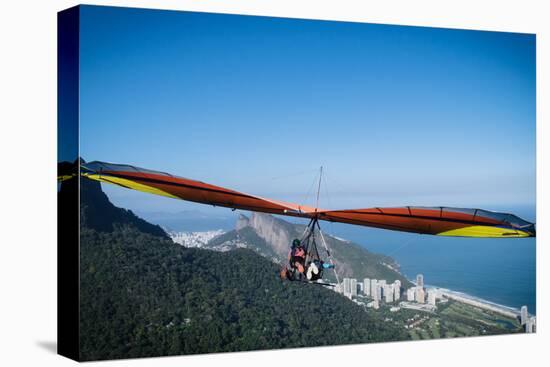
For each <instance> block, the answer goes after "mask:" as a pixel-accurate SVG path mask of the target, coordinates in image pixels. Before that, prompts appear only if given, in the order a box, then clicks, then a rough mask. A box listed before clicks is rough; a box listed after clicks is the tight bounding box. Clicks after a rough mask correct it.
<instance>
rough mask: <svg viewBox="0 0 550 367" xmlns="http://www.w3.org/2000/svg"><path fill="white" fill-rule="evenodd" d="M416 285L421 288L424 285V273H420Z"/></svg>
mask: <svg viewBox="0 0 550 367" xmlns="http://www.w3.org/2000/svg"><path fill="white" fill-rule="evenodd" d="M416 286H417V287H420V288H423V287H424V275H422V274H418V275H417V276H416Z"/></svg>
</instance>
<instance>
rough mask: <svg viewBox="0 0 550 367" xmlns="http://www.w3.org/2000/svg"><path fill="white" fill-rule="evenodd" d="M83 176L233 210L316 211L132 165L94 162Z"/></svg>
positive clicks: (84, 168) (83, 169) (299, 214)
mask: <svg viewBox="0 0 550 367" xmlns="http://www.w3.org/2000/svg"><path fill="white" fill-rule="evenodd" d="M81 175H82V176H84V177H87V178H89V179H92V180H97V181H101V182H106V183H110V184H115V185H119V186H122V187H125V188H128V189H133V190H138V191H142V192H146V193H150V194H156V195H162V196H167V197H170V198H174V199H181V200H187V201H193V202H197V203H203V204H209V205H214V206H223V207H227V208H232V209H242V210H250V211H257V212H264V213H271V214H281V215H291V216H297V217H308V216H309V214H308V213H311V212H314V211H315V208H312V207H308V206H302V205H298V204H292V203H285V202H282V201H276V200H270V199H264V198H261V197H259V196H254V195H249V194H245V193H242V192H238V191H234V190H230V189H226V188H223V187H220V186H214V185H210V184H207V183H204V182H201V181H195V180H191V179H187V178H183V177H177V176H173V175H171V174H168V173H164V172H158V171H151V170H147V169H144V168H138V167H134V166H129V165H121V164H111V163H103V162H97V161H94V162H90V163H85V164H83V165H81Z"/></svg>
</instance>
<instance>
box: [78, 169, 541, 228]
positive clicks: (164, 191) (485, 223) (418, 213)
mask: <svg viewBox="0 0 550 367" xmlns="http://www.w3.org/2000/svg"><path fill="white" fill-rule="evenodd" d="M80 174H81V175H82V176H84V177H87V178H89V179H92V180H97V181H101V182H106V183H110V184H115V185H119V186H122V187H125V188H128V189H133V190H138V191H142V192H146V193H150V194H156V195H162V196H167V197H171V198H175V199H181V200H187V201H193V202H197V203H202V204H209V205H214V206H222V207H227V208H232V209H242V210H250V211H255V212H263V213H270V214H280V215H289V216H295V217H304V218H318V219H320V220H326V221H330V222H341V223H349V224H355V225H361V226H366V227H375V228H382V229H389V230H394V231H403V232H413V233H421V234H431V235H438V236H457V237H493V238H514V237H535V225H534V224H533V223H529V222H527V221H525V220H523V219H521V218H519V217H517V216H515V215H513V214H506V213H497V212H491V211H487V210H482V209H460V208H448V207H413V206H405V207H398V208H369V209H350V210H323V209H317V208H314V207H310V206H304V205H299V204H293V203H286V202H282V201H277V200H271V199H266V198H262V197H259V196H254V195H249V194H245V193H242V192H238V191H234V190H231V189H226V188H223V187H220V186H214V185H210V184H207V183H204V182H201V181H195V180H191V179H187V178H183V177H178V176H173V175H171V174H168V173H164V172H158V171H151V170H147V169H144V168H138V167H134V166H130V165H121V164H112V163H104V162H98V161H94V162H90V163H84V164H82V165H81V172H80Z"/></svg>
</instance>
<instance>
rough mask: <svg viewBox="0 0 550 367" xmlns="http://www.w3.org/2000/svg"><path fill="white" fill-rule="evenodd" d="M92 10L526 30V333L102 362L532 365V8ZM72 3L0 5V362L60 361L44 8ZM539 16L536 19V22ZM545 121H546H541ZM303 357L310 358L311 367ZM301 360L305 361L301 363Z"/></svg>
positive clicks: (160, 4)
mask: <svg viewBox="0 0 550 367" xmlns="http://www.w3.org/2000/svg"><path fill="white" fill-rule="evenodd" d="M93 3H95V4H101V5H121V6H137V7H154V8H166V9H182V10H196V11H210V12H224V13H239V14H256V15H272V16H285V17H300V18H317V19H332V20H350V21H362V22H371V23H372V22H374V23H389V24H406V25H422V26H437V27H448V28H449V27H450V28H467V29H484V30H499V31H512V32H528V33H537V66H538V67H537V76H538V78H537V85H538V93H537V100H538V103H537V105H538V118H537V126H538V130H537V147H538V152H537V158H538V159H537V164H538V170H537V173H538V175H537V176H538V177H537V179H538V181H537V187H538V194H537V197H538V203H537V205H538V213H537V219H538V223H537V234H538V239H537V244H538V246H537V247H538V248H537V254H538V258H537V279H538V284H537V286H538V287H537V290H538V292H537V296H538V307H537V308H538V310H539V312H538V320H537V321H538V329H539V332H538V333H537V334H536V335H517V336H501V337H481V338H465V339H459V340H452V341H446V340H434V341H424V342H401V343H390V344H371V345H356V346H345V347H328V348H315V349H295V350H287V351H282V352H281V351H266V352H249V353H233V354H218V355H203V356H188V357H165V358H160V359H142V360H124V361H115V362H106V364H108V365H117V366H146V365H152V364H154V365H155V366H165V365H167V366H168V365H170V366H176V365H178V366H181V365H182V364H184V365H186V366H201V367H204V366H220V365H237V364H238V365H240V366H264V365H265V366H281V365H295V363H294V362H295V361H302V362H303V361H304V359H306V360H307V359H310V360H311V358H314V359H315V360H316V362H317V363H319V364H320V365H323V366H329V365H336V366H341V365H342V364H344V363H346V364H347V363H353V365H356V366H361V365H365V366H366V365H373V364H377V363H381V364H382V365H387V366H389V365H396V364H398V363H399V364H406V365H407V366H418V365H425V366H426V365H427V366H430V365H445V366H469V365H471V366H479V365H481V364H490V365H492V366H494V365H499V366H512V365H515V366H518V365H524V366H525V365H529V364H532V365H541V362H537V361H539V360H540V361H543V360H545V359H546V360H547V358H546V350H545V347H546V348H547V346H548V342H546V343H544V342H543V341H544V339H547V340H550V339H549V338H548V336H549V335H550V332H549V331H548V328H549V323H548V317H547V315H548V314H547V311H548V305H549V302H548V292H549V291H548V289H549V288H548V276H549V274H548V273H549V271H548V270H547V269H548V266H549V265H548V264H550V259H549V251H548V250H547V249H546V248H545V247H546V246H547V245H548V226H549V213H548V207H547V205H546V204H547V203H548V200H547V199H548V194H547V192H545V191H544V187H548V186H549V182H548V174H547V170H546V171H545V170H544V169H543V166H544V165H548V161H549V160H548V146H545V144H544V143H543V141H544V140H543V139H544V138H546V141H548V139H549V137H548V127H547V126H548V105H545V103H544V102H543V101H546V102H548V101H549V100H550V99H549V93H548V86H549V80H548V74H549V73H548V68H549V67H550V66H549V65H550V58H549V47H550V45H549V42H548V38H549V37H550V33H549V27H548V25H547V24H548V23H549V22H548V17H547V14H548V11H547V10H546V9H545V6H544V3H545V2H543V1H527V0H526V1H521V2H520V1H504V0H500V1H483V2H482V1H470V0H462V1H455V0H452V1H427V0H416V1H406V0H400V1H391V2H390V1H387V2H376V3H375V2H367V1H365V0H363V1H351V0H332V1H321V0H317V1H305V0H264V1H262V0H254V1H252V0H250V1H245V0H218V1H215V0H202V1H199V0H194V1H181V0H180V1H166V0H165V1H153V0H149V1H147V0H137V1H100V0H96V1H93ZM76 4H77V3H76V2H74V1H62V0H49V1H34V2H33V1H11V2H3V3H2V5H0V9H1V11H0V47H1V52H0V93H1V95H0V97H1V98H0V101H1V103H0V116H1V117H0V129H1V130H0V160H1V162H0V167H1V173H0V186H1V190H0V195H1V200H0V230H1V232H0V233H1V234H0V284H1V287H0V294H1V296H0V365H2V366H18V365H25V366H50V365H69V364H72V363H73V362H71V361H70V360H68V359H65V358H63V357H60V356H57V355H56V354H55V352H54V351H55V343H56V266H57V264H56V219H55V218H56V215H55V210H56V183H55V182H56V181H55V175H56V12H57V11H59V10H62V9H64V8H67V7H69V6H73V5H76ZM545 14H546V16H545ZM545 117H546V119H545ZM311 361H312V360H311ZM312 362H313V361H312Z"/></svg>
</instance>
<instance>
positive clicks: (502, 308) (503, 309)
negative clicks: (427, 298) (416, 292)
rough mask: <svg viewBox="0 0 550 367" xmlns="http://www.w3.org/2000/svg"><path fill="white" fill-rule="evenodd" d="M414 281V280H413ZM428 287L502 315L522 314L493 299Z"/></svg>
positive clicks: (462, 301) (449, 297)
mask: <svg viewBox="0 0 550 367" xmlns="http://www.w3.org/2000/svg"><path fill="white" fill-rule="evenodd" d="M413 283H414V282H413ZM424 287H425V288H426V289H432V290H435V291H436V292H437V293H438V294H440V295H441V296H442V297H445V298H448V299H452V300H455V301H457V302H461V303H465V304H468V305H471V306H475V307H479V308H481V309H484V310H488V311H493V312H496V313H499V314H501V315H504V316H507V317H511V318H517V317H520V316H521V311H520V309H518V308H515V307H510V306H506V305H501V304H498V303H495V302H492V301H488V300H486V299H483V298H479V297H476V296H472V295H470V294H467V293H464V292H458V291H453V290H451V289H447V288H441V287H437V286H433V285H425V286H424ZM529 316H535V317H536V315H535V314H531V313H529Z"/></svg>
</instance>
